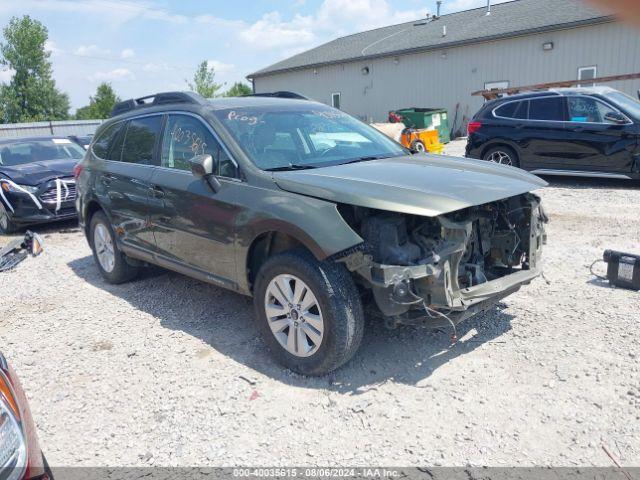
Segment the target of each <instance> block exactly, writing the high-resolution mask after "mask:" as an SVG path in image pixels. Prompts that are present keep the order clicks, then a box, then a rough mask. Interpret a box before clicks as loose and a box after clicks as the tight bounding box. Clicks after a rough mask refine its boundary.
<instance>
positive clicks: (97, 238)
mask: <svg viewBox="0 0 640 480" xmlns="http://www.w3.org/2000/svg"><path fill="white" fill-rule="evenodd" d="M93 246H94V248H95V249H96V255H97V257H98V261H99V262H100V266H101V267H102V268H103V269H104V271H105V272H107V273H111V272H112V271H113V268H114V267H115V264H116V256H115V251H114V248H113V240H111V235H110V234H109V231H108V230H107V227H106V226H105V225H104V224H102V223H98V224H97V225H96V228H95V230H94V233H93Z"/></svg>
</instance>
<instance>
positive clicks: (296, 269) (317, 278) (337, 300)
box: [254, 251, 364, 376]
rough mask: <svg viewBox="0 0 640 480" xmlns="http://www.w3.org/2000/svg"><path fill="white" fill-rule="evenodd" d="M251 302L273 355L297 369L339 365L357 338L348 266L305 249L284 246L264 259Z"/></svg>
mask: <svg viewBox="0 0 640 480" xmlns="http://www.w3.org/2000/svg"><path fill="white" fill-rule="evenodd" d="M254 306H255V310H256V318H257V322H258V328H259V330H260V332H261V334H262V337H263V339H264V341H265V343H266V344H267V346H268V347H269V349H270V350H271V352H272V354H273V356H274V357H275V358H276V360H277V361H278V362H280V363H281V364H282V365H284V366H285V367H287V368H289V369H290V370H293V371H295V372H298V373H301V374H303V375H314V376H316V375H323V374H326V373H328V372H331V371H332V370H335V369H336V368H338V367H340V366H342V365H343V364H345V363H346V362H347V361H349V360H350V359H351V357H352V356H353V355H354V354H355V352H356V350H357V349H358V346H359V345H360V342H361V340H362V335H363V329H364V316H363V313H362V305H361V303H360V297H359V295H358V290H357V288H356V286H355V284H354V283H353V280H352V278H351V276H350V274H349V272H348V271H347V270H346V269H345V268H344V266H342V265H339V264H334V263H326V262H318V261H317V260H316V259H315V258H314V257H313V256H312V255H310V254H309V253H307V252H299V251H295V252H286V253H282V254H278V255H275V256H273V257H271V258H270V259H269V260H267V261H266V262H265V264H264V265H263V266H262V268H261V269H260V272H259V273H258V278H257V279H256V283H255V289H254Z"/></svg>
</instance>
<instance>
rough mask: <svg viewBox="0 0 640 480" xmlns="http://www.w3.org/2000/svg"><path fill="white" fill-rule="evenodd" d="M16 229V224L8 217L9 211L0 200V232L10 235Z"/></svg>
mask: <svg viewBox="0 0 640 480" xmlns="http://www.w3.org/2000/svg"><path fill="white" fill-rule="evenodd" d="M16 230H17V227H16V224H15V223H13V222H12V221H11V219H10V218H9V213H8V212H7V209H6V208H5V206H4V204H3V203H2V202H1V201H0V234H2V235H10V234H12V233H14V232H15V231H16Z"/></svg>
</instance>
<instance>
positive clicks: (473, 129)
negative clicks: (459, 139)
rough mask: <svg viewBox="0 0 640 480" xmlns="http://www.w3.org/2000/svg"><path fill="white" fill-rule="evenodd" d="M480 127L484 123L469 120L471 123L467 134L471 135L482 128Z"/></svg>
mask: <svg viewBox="0 0 640 480" xmlns="http://www.w3.org/2000/svg"><path fill="white" fill-rule="evenodd" d="M480 127H482V123H480V122H469V125H467V134H469V135H471V134H473V133H476V132H477V131H478V130H480Z"/></svg>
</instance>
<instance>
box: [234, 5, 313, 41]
mask: <svg viewBox="0 0 640 480" xmlns="http://www.w3.org/2000/svg"><path fill="white" fill-rule="evenodd" d="M313 23H314V22H313V18H311V17H304V16H301V15H295V16H294V17H293V19H292V20H291V21H288V22H286V21H283V20H282V16H281V15H280V13H279V12H270V13H266V14H264V15H263V16H262V18H261V19H260V20H258V21H257V22H255V23H254V24H252V25H250V26H249V27H247V28H245V29H244V30H242V31H241V32H240V38H241V39H242V40H244V41H245V42H246V43H248V44H250V45H252V46H253V47H256V48H262V49H270V48H275V47H291V46H293V45H300V44H303V45H305V44H309V43H311V42H312V41H314V40H315V35H314V33H313V31H312V28H313Z"/></svg>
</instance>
